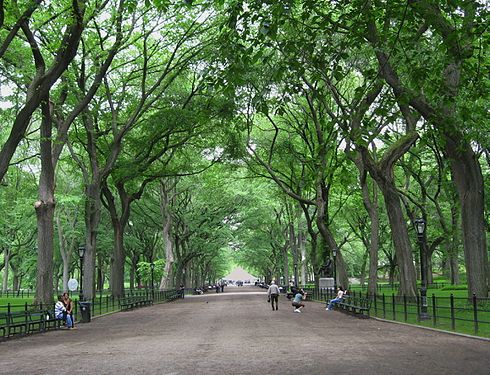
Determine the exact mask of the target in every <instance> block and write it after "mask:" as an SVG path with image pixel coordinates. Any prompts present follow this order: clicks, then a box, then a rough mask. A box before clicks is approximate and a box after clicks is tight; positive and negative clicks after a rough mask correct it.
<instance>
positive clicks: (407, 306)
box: [305, 288, 490, 337]
mask: <svg viewBox="0 0 490 375" xmlns="http://www.w3.org/2000/svg"><path fill="white" fill-rule="evenodd" d="M305 291H306V292H308V294H309V295H310V296H311V298H312V299H314V300H317V301H321V302H326V301H329V300H330V299H332V298H334V297H335V295H336V292H335V291H334V290H333V288H328V289H319V288H316V289H315V288H310V289H305ZM349 296H350V297H351V298H353V299H354V300H356V299H360V298H361V297H363V298H369V299H371V308H370V311H369V314H370V315H371V316H375V317H378V318H383V319H388V320H395V321H402V322H406V323H411V324H417V325H422V326H428V327H434V328H438V329H443V330H448V331H454V332H459V333H466V334H474V335H478V336H483V337H490V298H479V297H476V296H475V295H473V296H472V297H470V298H464V297H454V295H453V294H451V295H450V296H449V297H441V296H436V295H435V294H432V296H427V312H428V314H427V315H428V318H427V319H421V313H420V312H421V308H422V303H421V302H422V301H421V299H420V296H416V297H407V296H403V295H402V296H400V295H395V294H393V293H392V294H384V293H382V294H374V295H370V294H368V293H366V292H362V291H353V292H349Z"/></svg>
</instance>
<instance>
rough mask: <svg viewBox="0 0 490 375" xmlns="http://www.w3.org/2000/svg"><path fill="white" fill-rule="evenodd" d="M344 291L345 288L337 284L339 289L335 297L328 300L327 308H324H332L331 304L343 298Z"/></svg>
mask: <svg viewBox="0 0 490 375" xmlns="http://www.w3.org/2000/svg"><path fill="white" fill-rule="evenodd" d="M344 293H345V289H344V288H342V287H341V286H339V291H338V292H337V297H335V298H334V299H332V300H330V302H329V304H328V305H327V308H326V309H325V310H327V311H329V310H333V305H334V304H336V303H339V302H342V299H343V298H344Z"/></svg>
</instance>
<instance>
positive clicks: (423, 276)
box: [414, 219, 430, 320]
mask: <svg viewBox="0 0 490 375" xmlns="http://www.w3.org/2000/svg"><path fill="white" fill-rule="evenodd" d="M414 224H415V230H416V231H417V239H418V242H419V246H420V284H421V285H420V299H421V306H420V316H419V319H420V320H426V319H429V318H430V317H429V314H428V313H427V252H426V251H425V242H426V238H425V230H426V222H425V220H424V219H416V220H415V222H414Z"/></svg>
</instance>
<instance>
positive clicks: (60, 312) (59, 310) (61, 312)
mask: <svg viewBox="0 0 490 375" xmlns="http://www.w3.org/2000/svg"><path fill="white" fill-rule="evenodd" d="M65 313H66V308H65V306H64V305H63V297H62V296H61V295H59V296H58V302H56V305H54V316H55V317H56V319H62V320H65V321H66V326H67V327H68V329H72V328H73V321H72V320H71V316H70V315H69V314H65Z"/></svg>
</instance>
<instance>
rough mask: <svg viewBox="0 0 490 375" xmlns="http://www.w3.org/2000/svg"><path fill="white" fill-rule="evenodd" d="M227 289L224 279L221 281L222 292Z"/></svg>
mask: <svg viewBox="0 0 490 375" xmlns="http://www.w3.org/2000/svg"><path fill="white" fill-rule="evenodd" d="M224 291H225V282H224V281H222V282H221V293H223V292H224Z"/></svg>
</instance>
